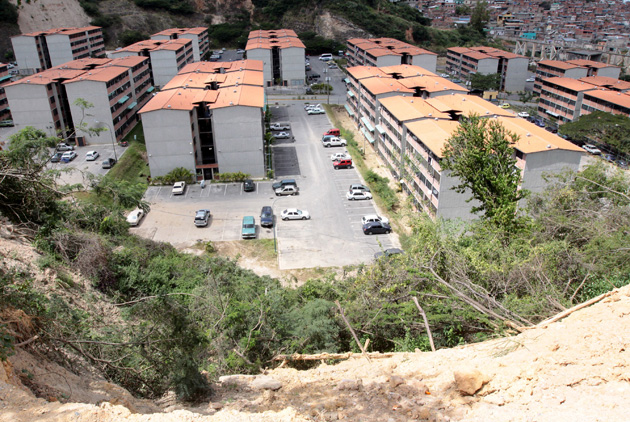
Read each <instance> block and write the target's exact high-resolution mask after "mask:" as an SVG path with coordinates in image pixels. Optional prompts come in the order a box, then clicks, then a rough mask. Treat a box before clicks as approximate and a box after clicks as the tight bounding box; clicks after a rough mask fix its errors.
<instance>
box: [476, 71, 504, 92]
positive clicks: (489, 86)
mask: <svg viewBox="0 0 630 422" xmlns="http://www.w3.org/2000/svg"><path fill="white" fill-rule="evenodd" d="M500 84H501V75H499V74H498V73H491V74H489V75H484V74H482V73H475V74H473V75H472V76H471V77H470V87H471V88H472V89H480V90H482V91H498V90H499V86H500Z"/></svg>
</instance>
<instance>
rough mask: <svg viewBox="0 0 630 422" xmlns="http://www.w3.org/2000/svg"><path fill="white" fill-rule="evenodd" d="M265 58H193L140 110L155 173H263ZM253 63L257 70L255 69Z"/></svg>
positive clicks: (202, 176)
mask: <svg viewBox="0 0 630 422" xmlns="http://www.w3.org/2000/svg"><path fill="white" fill-rule="evenodd" d="M263 67H264V65H263V63H262V62H259V61H258V62H257V61H253V60H246V61H240V62H230V63H220V62H212V63H210V62H208V63H193V64H190V65H188V66H187V67H186V68H184V69H182V71H181V72H180V74H179V75H177V76H176V77H175V78H173V80H172V81H171V82H170V83H169V84H167V85H166V86H165V87H164V88H163V90H162V91H160V92H158V93H157V94H156V95H155V96H154V97H153V98H152V99H151V100H150V101H149V102H148V103H147V104H146V105H145V106H144V107H143V108H142V110H140V114H141V115H142V121H143V129H144V135H145V142H146V145H147V153H148V157H149V166H150V169H151V175H152V176H153V177H156V176H162V175H165V174H167V173H169V172H170V171H171V170H173V169H174V168H177V167H184V168H187V169H189V170H190V171H191V172H193V173H194V174H196V175H197V178H198V180H206V179H208V180H209V179H212V178H214V175H215V174H217V173H232V172H244V173H248V174H250V175H251V176H252V177H264V176H265V175H266V169H267V165H268V163H267V162H266V161H265V160H266V157H265V152H264V151H265V145H264V133H265V132H264V105H265V92H264V87H263V83H264V72H263ZM254 69H255V70H254Z"/></svg>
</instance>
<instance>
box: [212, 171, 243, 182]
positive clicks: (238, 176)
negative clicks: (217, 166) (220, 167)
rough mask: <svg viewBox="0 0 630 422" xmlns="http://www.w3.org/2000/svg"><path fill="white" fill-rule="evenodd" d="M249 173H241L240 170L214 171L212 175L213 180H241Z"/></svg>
mask: <svg viewBox="0 0 630 422" xmlns="http://www.w3.org/2000/svg"><path fill="white" fill-rule="evenodd" d="M249 178H250V175H249V174H248V173H243V172H241V171H239V172H236V173H216V174H215V175H214V180H215V181H217V182H242V181H243V180H245V179H249Z"/></svg>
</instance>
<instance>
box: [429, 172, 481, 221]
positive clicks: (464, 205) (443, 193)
mask: <svg viewBox="0 0 630 422" xmlns="http://www.w3.org/2000/svg"><path fill="white" fill-rule="evenodd" d="M459 184H460V180H459V179H458V178H454V177H451V176H450V172H449V171H442V174H441V175H440V190H439V196H438V200H439V202H438V210H437V216H438V217H441V218H444V219H461V220H463V221H471V220H475V219H477V218H479V216H478V215H477V214H473V213H471V212H470V211H471V209H472V207H473V206H477V205H479V202H478V201H476V200H472V201H470V202H466V200H467V199H469V198H471V193H470V191H466V192H465V193H457V192H456V191H455V190H453V189H452V188H453V187H454V186H457V185H459Z"/></svg>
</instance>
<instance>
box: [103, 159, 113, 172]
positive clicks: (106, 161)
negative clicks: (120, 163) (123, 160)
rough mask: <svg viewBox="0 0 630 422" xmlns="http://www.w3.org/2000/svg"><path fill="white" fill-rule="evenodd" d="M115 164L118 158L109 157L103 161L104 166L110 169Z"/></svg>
mask: <svg viewBox="0 0 630 422" xmlns="http://www.w3.org/2000/svg"><path fill="white" fill-rule="evenodd" d="M114 164H116V160H115V159H113V158H108V159H107V160H105V161H103V168H104V169H110V168H112V167H114Z"/></svg>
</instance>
